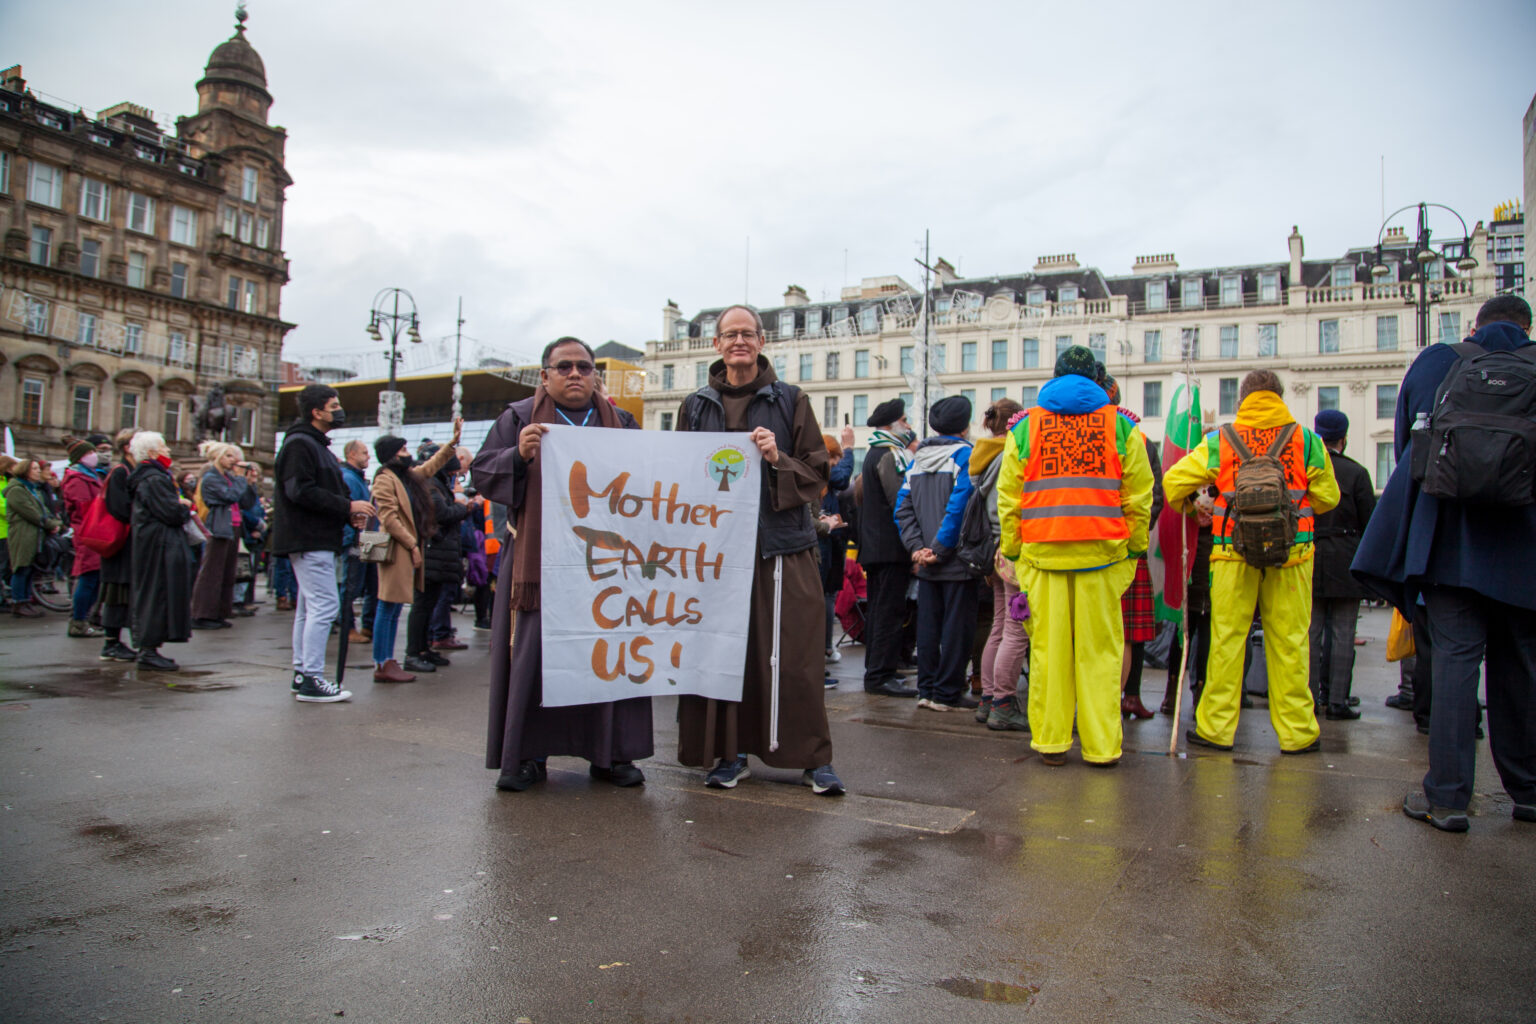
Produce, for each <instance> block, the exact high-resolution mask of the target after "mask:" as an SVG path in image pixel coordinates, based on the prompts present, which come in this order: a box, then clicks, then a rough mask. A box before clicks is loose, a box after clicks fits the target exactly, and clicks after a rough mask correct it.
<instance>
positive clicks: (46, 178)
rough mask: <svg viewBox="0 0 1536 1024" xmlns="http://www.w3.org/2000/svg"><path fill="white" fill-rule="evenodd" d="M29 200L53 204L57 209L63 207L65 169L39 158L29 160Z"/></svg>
mask: <svg viewBox="0 0 1536 1024" xmlns="http://www.w3.org/2000/svg"><path fill="white" fill-rule="evenodd" d="M27 201H28V202H33V203H41V204H42V205H44V206H51V207H53V208H54V209H55V210H59V209H63V207H64V169H63V168H62V167H55V166H53V165H52V164H45V163H40V162H39V161H37V160H31V161H28V163H27Z"/></svg>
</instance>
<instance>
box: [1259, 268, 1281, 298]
mask: <svg viewBox="0 0 1536 1024" xmlns="http://www.w3.org/2000/svg"><path fill="white" fill-rule="evenodd" d="M1259 301H1260V302H1279V301H1280V274H1279V272H1278V271H1274V270H1265V271H1261V272H1260V273H1259Z"/></svg>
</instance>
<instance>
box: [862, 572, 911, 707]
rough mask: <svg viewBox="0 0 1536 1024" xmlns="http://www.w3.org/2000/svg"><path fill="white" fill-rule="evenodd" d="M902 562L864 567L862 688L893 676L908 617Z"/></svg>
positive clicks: (867, 687)
mask: <svg viewBox="0 0 1536 1024" xmlns="http://www.w3.org/2000/svg"><path fill="white" fill-rule="evenodd" d="M910 578H911V576H910V574H909V573H908V571H907V566H906V564H905V563H904V562H884V563H880V564H877V565H866V566H865V567H864V580H865V583H866V585H867V586H868V593H867V594H866V595H865V600H864V689H866V690H871V689H874V688H875V687H877V686H881V685H883V684H885V683H889V682H890V681H892V680H893V679H895V678H896V666H897V663H898V661H899V659H900V657H901V624H902V622H903V621H905V620H906V617H907V581H908V580H909V579H910Z"/></svg>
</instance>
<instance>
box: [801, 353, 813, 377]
mask: <svg viewBox="0 0 1536 1024" xmlns="http://www.w3.org/2000/svg"><path fill="white" fill-rule="evenodd" d="M815 372H816V357H815V356H813V355H811V354H810V353H809V352H802V353H800V379H801V380H810V379H811V378H812V377H813V376H814V375H815Z"/></svg>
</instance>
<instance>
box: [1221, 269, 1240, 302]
mask: <svg viewBox="0 0 1536 1024" xmlns="http://www.w3.org/2000/svg"><path fill="white" fill-rule="evenodd" d="M1221 304H1222V305H1223V306H1241V305H1242V304H1243V279H1242V277H1240V276H1239V275H1237V274H1224V275H1223V276H1222V278H1221Z"/></svg>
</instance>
